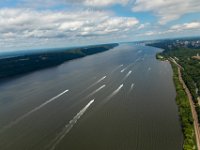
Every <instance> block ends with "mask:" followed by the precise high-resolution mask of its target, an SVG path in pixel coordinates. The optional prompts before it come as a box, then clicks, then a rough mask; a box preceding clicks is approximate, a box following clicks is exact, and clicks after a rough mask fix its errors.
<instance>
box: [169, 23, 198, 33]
mask: <svg viewBox="0 0 200 150" xmlns="http://www.w3.org/2000/svg"><path fill="white" fill-rule="evenodd" d="M193 29H199V30H200V22H190V23H184V24H178V25H173V26H172V27H171V28H170V30H173V31H183V30H193Z"/></svg>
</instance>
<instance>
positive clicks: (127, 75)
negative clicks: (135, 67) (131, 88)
mask: <svg viewBox="0 0 200 150" xmlns="http://www.w3.org/2000/svg"><path fill="white" fill-rule="evenodd" d="M131 73H132V71H131V70H130V71H129V72H128V73H127V74H126V75H125V77H124V78H123V79H122V81H125V80H126V79H127V78H128V77H129V76H130V75H131Z"/></svg>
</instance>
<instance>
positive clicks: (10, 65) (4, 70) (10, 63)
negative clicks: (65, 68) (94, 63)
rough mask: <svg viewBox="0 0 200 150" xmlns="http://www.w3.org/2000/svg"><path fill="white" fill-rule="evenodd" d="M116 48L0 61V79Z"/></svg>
mask: <svg viewBox="0 0 200 150" xmlns="http://www.w3.org/2000/svg"><path fill="white" fill-rule="evenodd" d="M116 46H118V44H117V43H113V44H104V45H96V46H88V47H83V48H75V49H71V50H68V49H67V50H63V51H59V52H56V51H54V52H45V53H38V54H28V55H23V56H16V57H11V58H4V59H0V79H2V78H8V77H12V76H16V75H21V74H25V73H29V72H32V71H36V70H39V69H44V68H48V67H53V66H57V65H60V64H62V63H63V62H66V61H69V60H73V59H77V58H82V57H85V56H88V55H93V54H96V53H100V52H104V51H107V50H109V49H112V48H114V47H116Z"/></svg>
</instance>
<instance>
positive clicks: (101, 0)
mask: <svg viewBox="0 0 200 150" xmlns="http://www.w3.org/2000/svg"><path fill="white" fill-rule="evenodd" d="M83 1H84V2H83V3H84V5H87V6H95V7H102V6H110V5H114V4H121V5H126V4H127V3H128V1H129V0H83Z"/></svg>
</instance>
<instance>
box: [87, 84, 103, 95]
mask: <svg viewBox="0 0 200 150" xmlns="http://www.w3.org/2000/svg"><path fill="white" fill-rule="evenodd" d="M105 87H106V85H105V84H104V85H102V86H101V87H99V88H98V89H96V90H95V91H93V92H92V93H90V94H89V95H88V96H87V98H88V97H90V96H92V95H94V94H95V93H97V92H99V91H100V90H102V89H103V88H105Z"/></svg>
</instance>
